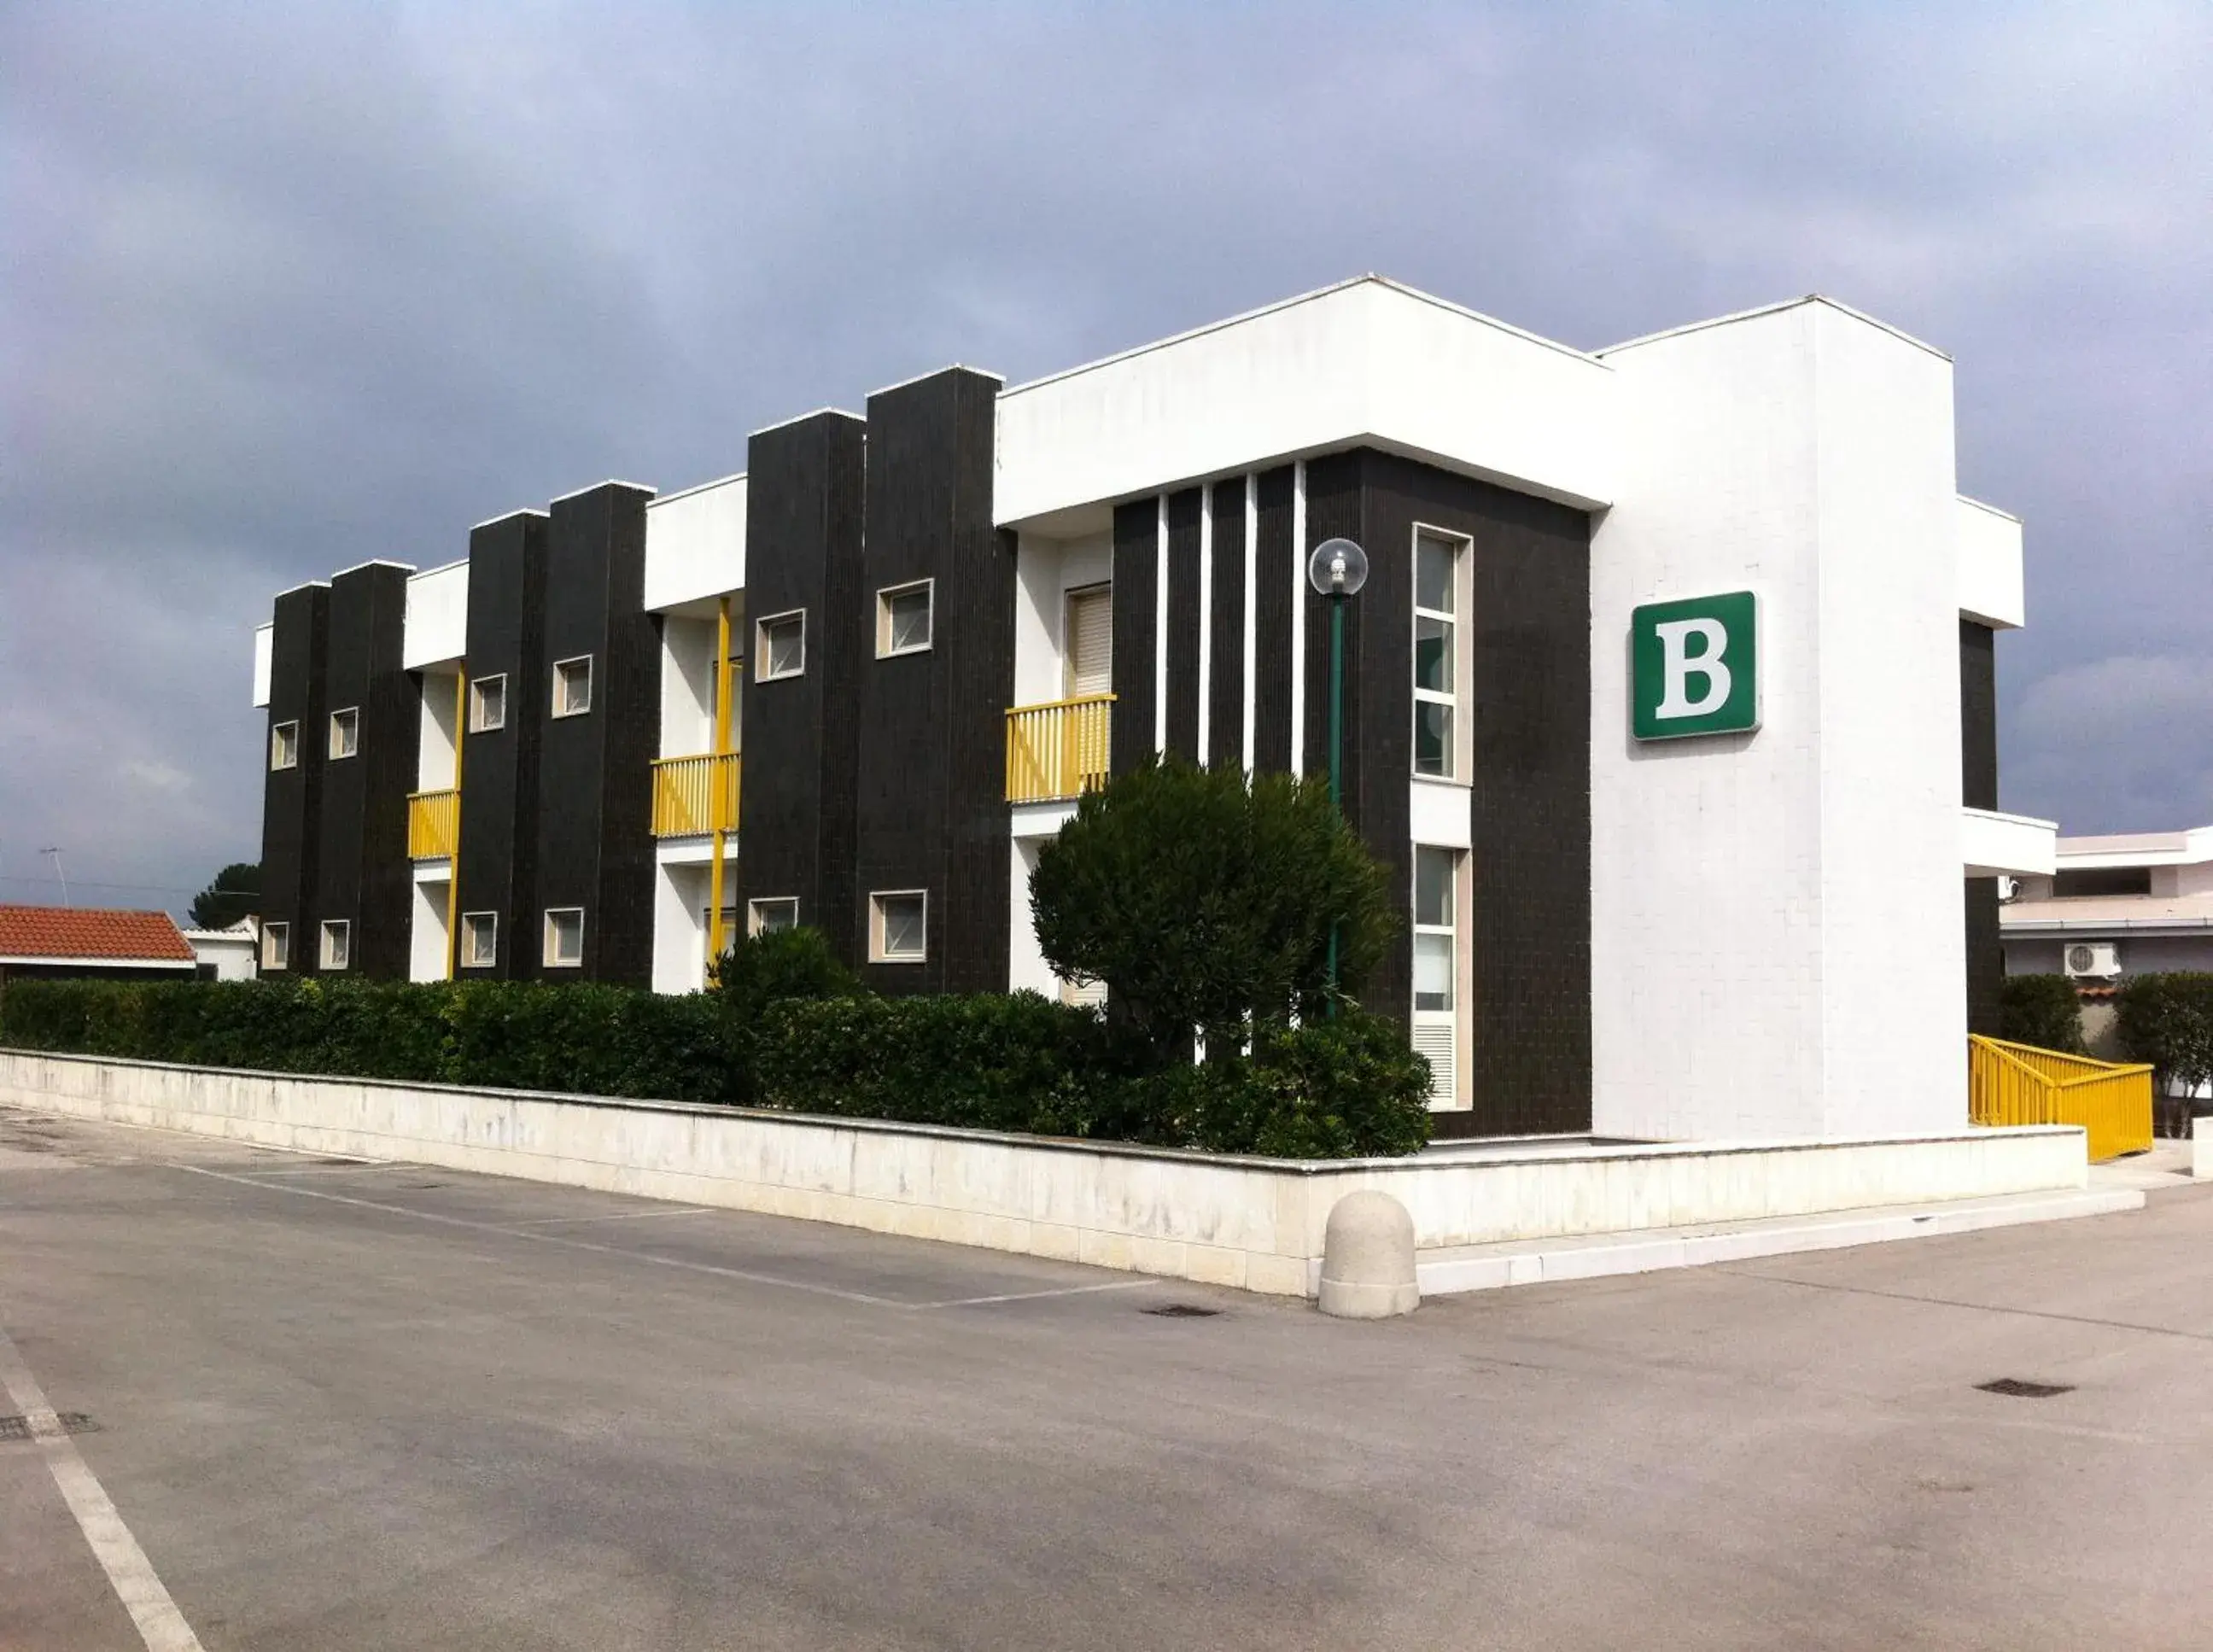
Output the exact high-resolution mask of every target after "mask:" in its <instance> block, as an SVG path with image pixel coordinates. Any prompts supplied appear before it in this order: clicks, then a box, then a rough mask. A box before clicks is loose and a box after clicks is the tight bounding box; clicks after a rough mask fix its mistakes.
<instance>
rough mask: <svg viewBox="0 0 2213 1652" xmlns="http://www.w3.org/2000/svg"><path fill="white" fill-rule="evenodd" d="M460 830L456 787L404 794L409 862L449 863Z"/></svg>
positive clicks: (459, 801) (459, 798)
mask: <svg viewBox="0 0 2213 1652" xmlns="http://www.w3.org/2000/svg"><path fill="white" fill-rule="evenodd" d="M385 818H387V820H388V819H390V818H391V817H390V816H388V815H387V816H386V817H385ZM460 827H461V793H460V788H459V787H458V786H448V787H447V788H446V789H444V790H442V791H413V792H410V793H408V794H407V858H408V859H410V860H416V861H432V860H450V859H451V858H452V857H453V853H454V841H455V839H457V838H459V837H460Z"/></svg>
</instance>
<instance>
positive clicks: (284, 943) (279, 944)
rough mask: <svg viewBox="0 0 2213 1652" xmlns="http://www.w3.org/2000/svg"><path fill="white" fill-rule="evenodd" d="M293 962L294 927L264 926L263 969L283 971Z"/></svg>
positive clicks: (262, 929)
mask: <svg viewBox="0 0 2213 1652" xmlns="http://www.w3.org/2000/svg"><path fill="white" fill-rule="evenodd" d="M291 961H292V926H291V925H290V924H263V925H262V926H261V967H262V968H264V969H283V968H286V967H287V966H290V963H291Z"/></svg>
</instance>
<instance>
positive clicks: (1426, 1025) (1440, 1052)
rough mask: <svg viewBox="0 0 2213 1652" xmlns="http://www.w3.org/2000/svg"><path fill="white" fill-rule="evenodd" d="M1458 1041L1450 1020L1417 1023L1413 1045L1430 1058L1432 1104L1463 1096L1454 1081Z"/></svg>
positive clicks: (1447, 1102)
mask: <svg viewBox="0 0 2213 1652" xmlns="http://www.w3.org/2000/svg"><path fill="white" fill-rule="evenodd" d="M1458 1043H1459V1039H1456V1038H1455V1037H1454V1027H1453V1024H1452V1023H1451V1022H1450V1021H1417V1022H1416V1023H1415V1026H1414V1049H1415V1050H1416V1052H1417V1053H1419V1054H1422V1055H1425V1056H1427V1057H1428V1058H1430V1105H1431V1106H1451V1105H1452V1104H1453V1103H1454V1101H1456V1100H1459V1099H1460V1086H1459V1085H1458V1084H1457V1083H1456V1082H1454V1079H1455V1078H1456V1076H1457V1075H1455V1074H1454V1071H1453V1055H1454V1046H1455V1045H1457V1044H1458Z"/></svg>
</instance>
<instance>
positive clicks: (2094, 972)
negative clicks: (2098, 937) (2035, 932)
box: [2064, 941, 2121, 980]
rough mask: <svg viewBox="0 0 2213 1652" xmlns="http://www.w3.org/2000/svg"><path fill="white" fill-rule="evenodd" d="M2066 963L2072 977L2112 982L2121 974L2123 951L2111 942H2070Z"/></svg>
mask: <svg viewBox="0 0 2213 1652" xmlns="http://www.w3.org/2000/svg"><path fill="white" fill-rule="evenodd" d="M2064 961H2065V963H2066V966H2067V972H2068V973H2069V974H2070V975H2073V976H2078V977H2082V978H2088V979H2092V980H2111V979H2112V978H2113V977H2114V976H2116V975H2119V973H2120V972H2121V949H2120V948H2119V947H2117V946H2115V945H2114V944H2113V943H2112V942H2110V941H2070V942H2068V943H2067V951H2066V956H2065V960H2064Z"/></svg>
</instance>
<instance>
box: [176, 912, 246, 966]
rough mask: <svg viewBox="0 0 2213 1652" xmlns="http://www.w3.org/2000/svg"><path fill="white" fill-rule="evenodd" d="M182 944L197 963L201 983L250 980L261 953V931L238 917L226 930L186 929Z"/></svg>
mask: <svg viewBox="0 0 2213 1652" xmlns="http://www.w3.org/2000/svg"><path fill="white" fill-rule="evenodd" d="M184 936H185V942H186V945H188V946H190V947H191V948H192V956H193V957H194V958H195V959H197V960H198V961H199V973H200V978H201V979H202V980H204V981H250V980H252V979H253V977H254V973H255V971H254V965H255V962H256V960H258V959H259V956H260V953H261V929H260V926H259V924H257V923H256V922H255V921H254V920H253V918H250V917H248V918H241V920H240V921H239V922H237V923H235V924H232V925H231V926H230V927H229V929H227V930H186V931H185V932H184Z"/></svg>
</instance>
